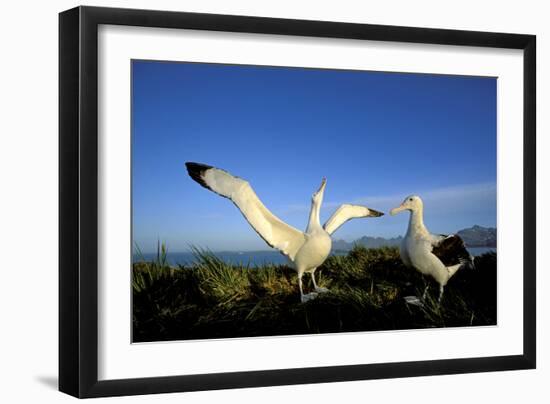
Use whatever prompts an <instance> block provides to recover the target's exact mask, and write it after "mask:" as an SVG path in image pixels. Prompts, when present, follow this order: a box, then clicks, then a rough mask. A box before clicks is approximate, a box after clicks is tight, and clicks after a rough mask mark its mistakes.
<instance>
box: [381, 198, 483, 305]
mask: <svg viewBox="0 0 550 404" xmlns="http://www.w3.org/2000/svg"><path fill="white" fill-rule="evenodd" d="M403 210H408V211H410V219H409V226H408V229H407V234H406V235H405V237H404V238H403V241H402V242H401V246H400V249H399V252H400V255H401V259H402V260H403V262H404V263H405V265H407V266H411V267H414V268H415V269H416V270H417V271H419V272H420V273H422V274H423V275H430V276H431V277H432V278H434V279H435V281H436V282H437V283H438V284H439V301H441V297H442V296H443V290H444V288H445V285H447V282H449V279H451V277H452V276H453V275H454V274H455V273H456V271H458V270H459V269H460V268H462V267H463V266H465V265H471V266H472V267H473V257H472V256H471V255H470V254H469V253H468V251H467V250H466V247H465V246H464V242H463V241H462V239H461V238H460V237H459V236H457V235H448V236H447V235H436V234H431V233H430V232H429V231H428V229H427V228H426V226H425V225H424V217H423V216H424V204H423V202H422V199H420V197H419V196H416V195H411V196H408V197H406V198H405V200H404V201H403V203H401V205H400V206H398V207H396V208H394V209H392V210H391V211H390V213H391V215H396V214H397V213H399V212H401V211H403ZM426 291H427V287H426V290H424V297H425V295H426Z"/></svg>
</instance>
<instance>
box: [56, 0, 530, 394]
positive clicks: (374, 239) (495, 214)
mask: <svg viewBox="0 0 550 404" xmlns="http://www.w3.org/2000/svg"><path fill="white" fill-rule="evenodd" d="M59 23H60V52H59V54H60V60H59V63H60V66H59V68H60V69H59V71H60V73H59V77H60V90H59V91H60V269H59V271H60V280H59V282H60V288H59V293H60V294H59V299H60V305H59V307H60V321H59V347H60V354H59V355H60V359H59V387H60V390H61V391H63V392H66V393H68V394H71V395H73V396H76V397H100V396H113V395H131V394H147V393H162V392H183V391H194V390H207V389H222V388H238V387H256V386H272V385H283V384H299V383H320V382H333V381H346V380H361V379H377V378H391V377H408V376H421V375H438V374H453V373H466V372H484V371H498V370H511V369H530V368H534V367H535V363H536V361H535V357H536V355H535V352H536V341H535V308H536V307H535V301H536V298H535V252H536V251H535V250H536V248H535V174H536V173H535V118H536V117H535V99H536V97H535V95H536V93H535V44H536V41H535V37H534V36H532V35H520V34H503V33H488V32H471V31H454V30H441V29H425V28H410V27H395V26H379V25H366V24H349V23H338V22H324V21H306V20H286V19H272V18H261V17H244V16H227V15H213V14H196V13H179V12H164V11H146V10H125V9H109V8H94V7H78V8H75V9H72V10H68V11H65V12H63V13H61V14H60V20H59ZM412 347H414V349H412Z"/></svg>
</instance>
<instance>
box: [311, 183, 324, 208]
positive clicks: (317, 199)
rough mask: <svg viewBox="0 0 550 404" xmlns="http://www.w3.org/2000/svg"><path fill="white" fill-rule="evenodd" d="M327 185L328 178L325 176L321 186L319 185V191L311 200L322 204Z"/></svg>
mask: <svg viewBox="0 0 550 404" xmlns="http://www.w3.org/2000/svg"><path fill="white" fill-rule="evenodd" d="M326 186H327V179H326V178H323V180H322V181H321V186H320V187H319V189H318V190H317V192H315V193H314V194H313V195H312V196H311V202H312V203H316V204H321V202H323V194H324V193H325V187H326Z"/></svg>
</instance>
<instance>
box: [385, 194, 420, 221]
mask: <svg viewBox="0 0 550 404" xmlns="http://www.w3.org/2000/svg"><path fill="white" fill-rule="evenodd" d="M404 210H410V211H411V212H414V211H418V210H422V199H420V197H419V196H417V195H409V196H407V197H406V198H405V199H404V200H403V202H402V203H401V205H399V206H398V207H397V208H393V209H392V210H390V214H391V215H392V216H393V215H397V214H398V213H399V212H402V211H404Z"/></svg>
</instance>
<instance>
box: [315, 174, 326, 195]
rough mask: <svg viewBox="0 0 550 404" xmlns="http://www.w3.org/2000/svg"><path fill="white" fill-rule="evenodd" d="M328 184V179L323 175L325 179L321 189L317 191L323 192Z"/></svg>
mask: <svg viewBox="0 0 550 404" xmlns="http://www.w3.org/2000/svg"><path fill="white" fill-rule="evenodd" d="M326 186H327V179H326V178H325V177H323V180H322V181H321V186H320V187H319V190H318V191H317V193H319V192H323V191H324V190H325V187H326Z"/></svg>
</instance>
